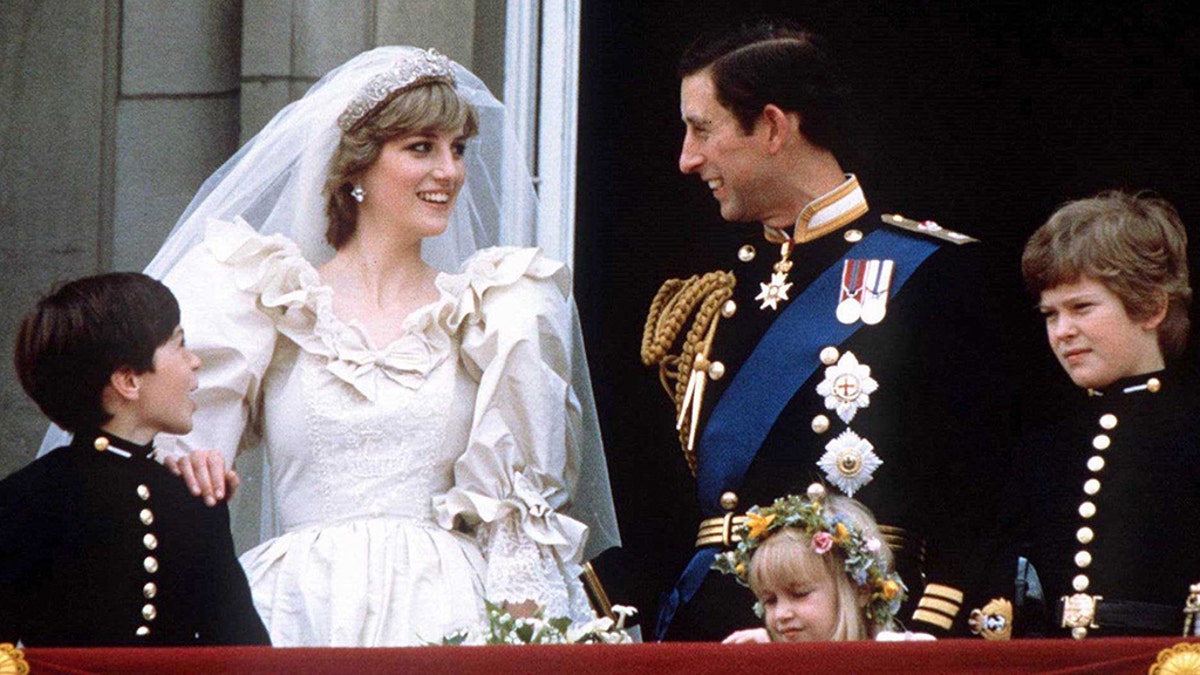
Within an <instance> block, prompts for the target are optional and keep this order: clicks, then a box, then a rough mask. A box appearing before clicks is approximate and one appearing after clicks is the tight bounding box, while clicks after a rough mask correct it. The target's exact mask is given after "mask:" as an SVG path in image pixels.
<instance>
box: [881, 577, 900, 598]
mask: <svg viewBox="0 0 1200 675" xmlns="http://www.w3.org/2000/svg"><path fill="white" fill-rule="evenodd" d="M899 593H900V584H898V583H896V582H895V581H892V580H891V579H884V580H882V581H881V582H880V584H879V594H880V595H882V596H883V599H884V600H891V599H893V598H895V597H896V596H897V595H898V594H899Z"/></svg>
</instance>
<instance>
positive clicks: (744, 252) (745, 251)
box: [738, 244, 757, 262]
mask: <svg viewBox="0 0 1200 675" xmlns="http://www.w3.org/2000/svg"><path fill="white" fill-rule="evenodd" d="M756 253H757V252H756V251H755V250H754V247H753V246H751V245H750V244H746V245H745V246H743V247H741V248H739V249H738V260H741V261H742V262H750V261H751V260H754V256H755V254H756Z"/></svg>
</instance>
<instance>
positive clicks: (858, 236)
mask: <svg viewBox="0 0 1200 675" xmlns="http://www.w3.org/2000/svg"><path fill="white" fill-rule="evenodd" d="M844 236H845V237H846V241H848V242H850V243H851V244H854V243H857V242H860V241H862V237H863V235H862V230H846V234H845V235H844Z"/></svg>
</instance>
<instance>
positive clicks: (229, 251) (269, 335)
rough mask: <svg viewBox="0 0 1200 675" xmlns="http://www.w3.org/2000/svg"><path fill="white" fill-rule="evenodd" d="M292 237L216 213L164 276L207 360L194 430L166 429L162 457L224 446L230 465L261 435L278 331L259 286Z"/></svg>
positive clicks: (187, 333)
mask: <svg viewBox="0 0 1200 675" xmlns="http://www.w3.org/2000/svg"><path fill="white" fill-rule="evenodd" d="M289 243H290V242H287V241H286V240H284V239H283V238H282V237H276V238H271V237H262V236H260V235H258V234H257V233H256V232H255V231H254V230H253V229H252V228H251V227H250V226H249V225H247V224H245V223H244V222H242V221H235V222H233V223H227V222H221V221H215V220H214V221H212V222H211V223H210V224H209V226H208V229H207V232H206V234H205V238H204V241H203V243H201V244H199V245H198V246H196V247H195V248H194V249H192V250H191V251H189V252H188V253H187V254H186V255H185V256H184V257H183V259H181V260H180V261H179V263H178V264H176V265H175V267H173V268H172V269H171V270H170V272H168V273H167V276H166V278H165V279H163V282H164V283H165V284H166V285H167V287H168V288H170V289H171V291H172V292H173V293H174V294H175V297H176V299H178V300H179V307H180V312H181V319H180V322H181V324H182V326H183V329H184V339H185V341H186V344H187V346H188V348H189V349H191V350H192V351H193V352H195V354H196V355H197V356H199V357H200V358H201V360H202V361H203V363H202V364H201V366H200V371H199V375H198V377H199V389H198V390H197V391H196V392H195V393H194V394H193V400H194V401H195V402H196V413H195V415H194V416H193V418H192V431H191V433H189V434H187V435H186V436H181V437H172V436H168V435H165V434H164V435H160V436H159V438H158V440H157V443H156V444H157V447H158V453H159V456H160V457H162V456H180V455H185V454H187V453H188V452H190V451H191V450H220V451H221V453H222V454H223V455H224V457H225V463H226V465H227V466H232V465H233V460H234V458H235V457H236V455H237V453H238V452H240V451H241V449H243V448H246V447H250V446H252V445H253V444H254V443H256V442H257V440H258V435H259V431H258V428H257V427H258V403H259V400H260V388H261V386H262V379H263V374H264V373H265V372H266V369H267V366H268V365H270V360H271V355H272V353H273V352H274V348H275V339H276V335H277V332H276V330H275V326H274V322H273V320H272V319H271V317H270V316H268V315H267V314H266V313H264V312H263V311H262V310H261V309H260V305H259V296H260V295H261V292H260V290H259V289H260V287H261V286H262V277H263V276H264V275H269V274H271V272H272V270H273V269H275V268H277V267H278V266H279V265H278V261H277V259H278V257H279V252H280V251H281V250H282V249H285V248H287V245H288V244H289Z"/></svg>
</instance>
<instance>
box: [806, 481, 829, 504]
mask: <svg viewBox="0 0 1200 675" xmlns="http://www.w3.org/2000/svg"><path fill="white" fill-rule="evenodd" d="M804 494H806V495H808V501H810V502H819V501H821V500H822V499H824V498H825V486H824V485H821V484H820V483H812V484H811V485H809V486H808V489H807V490H805V491H804Z"/></svg>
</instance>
